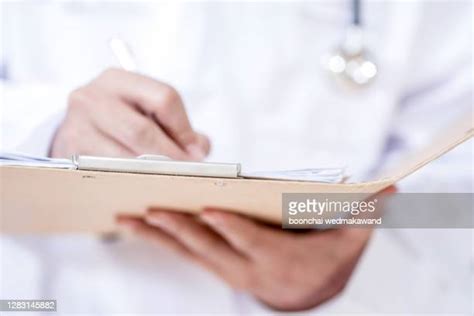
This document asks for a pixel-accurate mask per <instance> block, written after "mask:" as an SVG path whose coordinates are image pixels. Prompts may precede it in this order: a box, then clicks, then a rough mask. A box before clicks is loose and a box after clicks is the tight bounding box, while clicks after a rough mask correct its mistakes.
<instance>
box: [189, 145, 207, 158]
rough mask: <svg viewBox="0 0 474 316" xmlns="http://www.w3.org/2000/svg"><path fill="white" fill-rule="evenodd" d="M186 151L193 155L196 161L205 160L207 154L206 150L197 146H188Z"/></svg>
mask: <svg viewBox="0 0 474 316" xmlns="http://www.w3.org/2000/svg"><path fill="white" fill-rule="evenodd" d="M186 151H187V152H188V154H190V155H191V157H193V158H194V159H195V160H203V159H204V158H205V157H206V153H205V152H204V150H203V149H202V148H201V147H200V146H198V145H196V144H189V145H187V146H186Z"/></svg>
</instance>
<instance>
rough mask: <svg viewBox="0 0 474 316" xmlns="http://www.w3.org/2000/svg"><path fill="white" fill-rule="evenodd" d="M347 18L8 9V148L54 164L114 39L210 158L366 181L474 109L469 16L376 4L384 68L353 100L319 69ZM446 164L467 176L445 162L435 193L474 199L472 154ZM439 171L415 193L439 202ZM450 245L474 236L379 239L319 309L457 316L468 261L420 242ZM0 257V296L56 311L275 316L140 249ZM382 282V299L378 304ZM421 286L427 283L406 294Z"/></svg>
mask: <svg viewBox="0 0 474 316" xmlns="http://www.w3.org/2000/svg"><path fill="white" fill-rule="evenodd" d="M349 5H350V3H349V1H331V2H329V1H328V2H321V1H320V2H298V3H291V2H270V3H263V2H262V3H257V2H246V3H244V2H242V3H238V2H237V3H236V2H234V3H224V2H184V3H183V2H166V3H164V2H161V3H154V2H151V1H149V2H141V1H140V2H135V1H134V2H114V1H110V2H109V1H103V2H100V3H97V2H85V3H79V2H77V1H64V2H55V1H43V2H42V3H41V4H38V3H37V2H34V1H31V2H20V3H15V2H6V3H2V7H1V8H2V11H3V15H2V17H3V18H4V22H2V23H3V27H4V28H5V29H4V31H3V36H4V38H3V41H2V42H3V45H4V47H3V48H2V54H3V56H1V57H2V60H3V62H4V64H5V65H6V75H7V79H8V80H6V81H4V82H3V83H2V91H3V101H2V105H1V111H2V129H1V132H2V148H3V149H6V150H12V149H16V150H22V151H27V152H30V153H36V154H45V153H47V150H48V147H49V144H50V141H51V138H52V135H53V133H54V131H55V128H56V127H57V123H58V122H59V121H60V117H61V115H62V113H64V108H65V106H66V98H67V94H68V92H69V91H71V90H72V89H74V88H76V87H77V86H79V85H82V84H84V83H86V82H87V81H89V80H91V79H92V78H93V77H94V76H96V75H97V74H98V73H100V71H102V70H103V69H105V68H106V67H109V66H114V65H115V66H116V65H117V63H116V61H115V60H114V57H113V56H112V54H111V52H110V51H109V49H108V46H107V41H108V39H110V38H111V37H112V36H117V35H118V36H120V37H121V38H122V39H123V40H126V41H127V42H128V43H129V44H130V45H131V47H132V48H133V51H134V53H135V56H136V59H137V62H138V64H139V67H140V71H141V72H142V73H144V74H147V75H150V76H152V77H154V78H157V79H159V80H162V81H165V82H168V83H170V84H172V85H173V86H175V87H176V88H177V89H178V91H180V92H181V94H182V96H183V99H184V101H185V103H186V107H187V110H188V113H189V116H190V119H191V121H192V123H193V125H194V127H195V128H196V129H198V130H200V131H202V132H204V133H206V134H207V135H209V136H210V138H211V141H212V152H211V155H210V157H209V160H213V161H238V162H242V163H243V166H244V168H246V169H252V170H255V169H258V170H272V169H290V168H304V167H314V166H326V165H344V166H346V167H347V168H348V170H349V172H350V173H352V174H353V175H354V176H355V177H363V176H366V175H367V174H370V172H372V171H373V170H374V169H377V168H378V167H379V166H380V165H381V164H382V163H384V162H387V161H390V159H391V158H394V157H397V155H398V153H400V152H402V151H407V150H411V149H413V148H416V147H417V146H419V145H421V144H423V143H425V142H426V141H427V139H429V137H430V136H432V134H433V132H434V130H436V129H437V128H439V127H440V126H442V124H444V123H445V122H446V121H448V120H450V119H452V118H453V117H455V116H456V115H457V114H459V113H461V112H462V111H466V110H470V109H471V106H472V103H471V102H472V101H471V98H472V42H470V41H469V40H468V39H469V38H471V39H472V33H471V31H470V29H471V28H470V26H471V21H472V4H471V3H470V2H468V1H466V2H465V3H464V2H456V3H452V4H451V3H448V2H393V1H387V2H375V1H370V2H369V1H367V2H364V23H365V30H366V39H367V47H368V48H369V49H370V50H371V51H372V52H373V54H374V55H375V56H376V59H377V62H378V65H379V68H380V73H379V76H378V78H377V80H376V81H375V82H374V84H373V85H372V86H370V87H369V88H367V89H362V90H358V91H357V90H347V89H344V88H342V87H341V86H339V85H337V84H336V83H335V81H333V80H331V78H330V77H328V74H327V73H325V71H324V69H323V68H322V67H321V60H322V58H323V56H325V55H327V54H328V53H329V52H330V51H331V50H332V49H333V48H334V47H335V46H337V45H338V44H339V43H340V40H341V38H342V36H343V34H344V30H345V28H346V26H347V21H348V20H349V15H350V9H349ZM55 122H56V123H55ZM117 128H120V127H119V126H117ZM449 157H450V159H449V161H453V160H456V163H449V164H448V163H447V161H448V160H444V161H445V162H446V163H445V164H441V165H440V166H446V165H448V166H449V175H450V176H451V177H450V178H449V177H445V178H443V179H445V180H443V181H445V183H448V184H447V185H444V186H442V185H441V186H436V185H435V186H433V184H431V190H435V191H436V190H443V191H445V190H447V188H451V189H452V188H453V187H452V183H456V184H457V185H458V187H457V189H455V190H462V191H469V192H471V191H472V178H470V177H469V176H468V174H467V175H466V172H465V168H466V166H467V167H468V168H469V167H470V168H471V175H472V142H471V143H468V144H467V145H464V146H463V147H462V148H461V149H459V150H456V152H455V153H452V154H450V156H449ZM469 159H471V161H469ZM439 169H441V170H443V168H441V167H440V168H439ZM429 170H430V169H428V171H426V172H425V174H423V173H421V176H418V181H417V180H416V179H417V178H416V176H415V177H413V178H412V180H411V181H412V182H410V181H408V182H406V183H407V185H406V188H408V189H410V190H415V191H429V190H430V188H427V187H426V179H427V178H429V177H430V175H431V173H430V171H429ZM431 170H432V171H431V172H434V171H435V169H434V167H432V168H431ZM444 170H446V169H444ZM446 173H447V172H446ZM446 179H451V180H446ZM453 179H455V180H453ZM449 181H451V182H449ZM421 185H423V187H422V186H421ZM402 187H403V186H402ZM410 234H411V235H410ZM453 234H454V235H453ZM462 234H464V235H462ZM466 234H467V235H466ZM445 235H446V236H448V237H443V238H444V240H449V238H453V239H456V238H463V239H466V240H467V241H468V242H469V238H472V232H470V231H456V232H453V231H450V232H446V234H444V235H443V233H442V232H439V231H438V232H436V234H432V235H430V232H426V231H424V232H421V231H414V230H411V231H401V232H397V231H396V230H394V231H390V232H387V231H377V232H376V234H375V237H374V239H373V241H372V243H371V245H370V246H369V249H368V251H367V253H366V255H365V256H364V258H363V259H362V261H361V264H360V265H359V268H358V269H357V270H356V272H355V274H354V276H353V279H352V280H351V283H350V285H349V288H348V290H347V291H346V292H345V294H344V295H342V296H340V297H339V298H337V299H336V300H333V301H332V302H330V303H328V304H326V305H325V306H323V307H322V308H321V311H342V312H344V311H345V312H348V311H363V312H379V313H380V312H391V311H394V310H395V311H398V310H400V311H405V310H409V311H418V310H419V311H426V310H427V309H428V311H429V308H433V310H436V311H439V310H440V309H441V310H442V309H443V308H445V309H447V310H448V311H449V310H450V308H451V306H464V305H466V304H468V303H466V302H469V300H470V297H469V296H468V294H466V293H469V292H468V291H467V290H466V291H465V292H463V288H462V287H461V286H456V284H458V282H457V281H459V280H466V279H467V280H469V269H467V271H468V278H465V274H463V273H464V272H465V271H466V270H465V269H464V270H463V269H462V268H465V264H467V265H468V264H469V263H470V262H471V261H472V259H470V258H469V256H467V257H466V256H464V257H463V256H462V254H461V255H459V254H458V256H460V258H461V259H459V260H457V261H456V262H454V263H453V262H451V261H446V262H447V263H446V264H449V265H455V264H459V265H460V267H461V268H459V269H458V271H459V275H455V277H453V276H452V275H450V276H448V275H447V274H443V273H447V272H446V271H445V270H443V269H442V268H441V267H443V264H444V263H443V264H441V265H439V266H438V265H436V264H434V263H433V262H432V261H431V258H432V257H426V258H425V257H424V253H425V249H424V248H425V245H426V243H424V244H423V243H419V241H420V240H421V239H422V238H425V239H426V240H428V241H427V243H428V245H429V242H431V243H433V241H432V240H433V238H439V237H437V236H445ZM400 236H401V237H400ZM407 236H408V237H407ZM426 236H428V237H426ZM449 236H451V237H449ZM453 236H454V237H453ZM466 236H467V238H466ZM400 240H401V241H400ZM417 242H418V244H417ZM407 244H408V246H407ZM1 245H2V254H3V256H4V257H3V259H2V279H3V280H2V282H1V283H2V284H1V291H2V292H0V296H1V297H10V298H25V297H31V298H39V297H41V298H55V299H57V300H58V302H59V304H60V309H61V310H62V311H64V312H107V313H110V312H130V313H136V312H146V311H148V312H177V311H184V312H225V313H234V312H240V313H250V312H263V311H265V307H263V306H261V305H260V304H258V303H257V302H255V301H254V300H253V299H252V298H251V297H249V296H247V295H245V294H242V293H235V292H233V291H232V290H230V289H228V288H227V287H226V286H225V285H224V284H222V283H221V282H220V281H219V280H217V279H216V278H214V277H212V276H210V275H208V274H207V273H206V272H204V271H201V270H200V269H199V268H197V267H193V266H192V265H190V264H189V263H187V262H183V261H181V260H179V259H178V258H176V257H175V256H174V255H172V254H169V253H168V252H167V251H165V250H162V249H157V248H156V247H155V246H151V245H148V244H144V243H143V242H141V241H137V240H129V239H122V240H120V241H118V242H112V243H107V242H104V241H102V240H99V239H98V238H96V237H92V236H88V237H84V236H68V237H64V236H60V237H41V238H39V237H34V238H28V237H22V238H13V237H4V238H3V239H2V243H1ZM471 246H472V244H471ZM433 247H434V246H433ZM459 247H461V248H462V247H463V246H462V245H461V246H459ZM467 247H469V243H468V244H467ZM447 248H448V249H451V248H450V247H449V245H448V246H447ZM451 251H453V250H452V249H451ZM459 251H460V252H463V254H466V253H467V254H468V255H469V253H470V252H469V251H468V252H466V251H465V248H463V249H462V250H459ZM413 252H414V253H415V255H413ZM417 255H418V257H417ZM413 256H414V257H413ZM453 256H454V255H453ZM427 258H428V259H427ZM443 258H444V257H443ZM438 259H439V258H438ZM439 260H441V261H442V260H443V259H439ZM469 260H471V261H469ZM381 267H383V269H381ZM397 267H402V268H400V269H399V270H398V271H395V272H393V271H392V272H391V273H387V270H388V269H396V268H397ZM430 269H431V270H430ZM405 274H408V275H410V278H409V279H407V278H403V277H401V275H405ZM18 278H19V279H18ZM382 278H383V279H384V280H386V283H385V284H386V285H385V286H386V287H384V289H383V290H382V291H380V289H379V287H380V285H379V284H377V280H380V279H382ZM412 280H416V281H418V282H414V284H412V286H411V288H408V289H406V288H405V287H406V285H407V284H406V282H409V281H412ZM433 280H434V281H433ZM440 280H441V281H440ZM455 281H456V282H455ZM436 282H438V283H439V284H441V283H442V284H443V286H444V288H442V287H440V286H439V284H438V283H436ZM443 282H444V283H443ZM388 284H390V285H392V286H393V287H389V285H388ZM463 284H464V283H463ZM463 286H464V285H463ZM446 287H448V288H449V291H447V290H446ZM450 287H451V288H450ZM204 289H205V290H204ZM370 292H371V293H370ZM374 292H376V294H374ZM458 292H459V293H461V294H459V293H458ZM414 293H417V295H419V297H418V300H417V301H414V300H413V299H412V296H413V295H414ZM421 293H422V294H421ZM446 293H448V294H446ZM453 293H454V294H453ZM369 294H370V295H369ZM457 294H459V295H457ZM374 295H376V296H377V300H376V302H374V299H373V297H374ZM393 295H397V296H400V297H401V298H400V299H399V300H397V299H395V298H394V297H393ZM450 295H451V296H452V297H453V298H452V299H451V300H448V301H447V302H437V301H439V299H438V298H439V297H441V296H444V297H450ZM466 297H467V299H466ZM377 302H380V303H377ZM433 302H436V304H434V303H433ZM433 304H434V306H433ZM443 304H445V305H443ZM462 304H464V305H462ZM466 306H467V305H466ZM404 308H405V309H404Z"/></svg>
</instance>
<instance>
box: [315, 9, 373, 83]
mask: <svg viewBox="0 0 474 316" xmlns="http://www.w3.org/2000/svg"><path fill="white" fill-rule="evenodd" d="M351 4H352V7H351V13H352V14H351V23H350V25H349V27H348V28H347V30H346V34H345V37H344V39H343V40H342V42H341V43H340V44H339V46H338V47H337V48H336V50H335V51H333V52H332V53H331V54H330V55H329V57H328V58H326V60H325V61H324V66H325V68H326V69H327V70H328V71H329V72H330V73H331V75H333V76H334V77H336V78H337V79H338V81H342V82H344V83H346V84H348V85H350V86H352V87H357V88H362V87H366V86H368V85H369V84H370V83H372V82H373V81H374V79H375V77H376V76H377V73H378V67H377V64H376V62H375V61H374V57H373V56H372V55H371V54H370V52H369V51H368V50H367V49H366V46H365V43H364V37H363V35H364V34H363V33H364V32H363V31H364V30H363V26H362V21H361V19H362V17H361V0H352V3H351Z"/></svg>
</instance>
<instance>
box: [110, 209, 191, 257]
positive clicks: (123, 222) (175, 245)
mask: <svg viewBox="0 0 474 316" xmlns="http://www.w3.org/2000/svg"><path fill="white" fill-rule="evenodd" d="M116 220H117V224H118V225H119V226H121V227H123V228H124V229H127V230H129V231H131V232H132V233H134V234H135V235H137V236H139V237H141V238H143V239H145V240H148V241H150V242H152V243H157V244H159V245H160V246H163V247H165V248H168V249H170V250H172V251H175V252H176V253H178V254H180V255H183V256H185V257H191V254H190V252H189V251H188V250H187V249H186V248H185V247H184V246H183V245H182V244H181V243H179V242H178V241H176V240H175V239H174V238H172V237H171V236H169V235H167V234H166V233H164V232H163V231H161V230H159V229H156V228H155V227H152V226H150V225H148V224H147V223H145V221H144V220H143V219H142V218H139V217H135V216H130V215H119V216H117V219H116Z"/></svg>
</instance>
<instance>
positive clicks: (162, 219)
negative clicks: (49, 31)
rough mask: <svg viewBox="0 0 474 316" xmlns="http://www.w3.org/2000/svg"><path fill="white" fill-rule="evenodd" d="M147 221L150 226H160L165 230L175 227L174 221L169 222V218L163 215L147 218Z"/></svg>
mask: <svg viewBox="0 0 474 316" xmlns="http://www.w3.org/2000/svg"><path fill="white" fill-rule="evenodd" d="M145 221H146V222H147V223H148V224H150V225H153V226H158V227H161V228H165V229H172V227H173V221H171V220H169V219H168V218H166V216H163V215H153V216H147V217H146V218H145Z"/></svg>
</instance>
